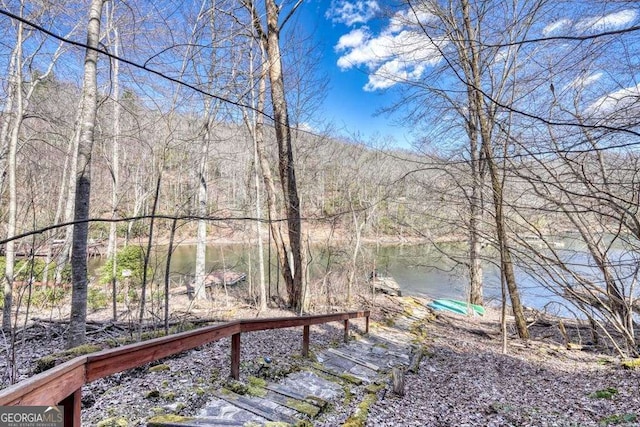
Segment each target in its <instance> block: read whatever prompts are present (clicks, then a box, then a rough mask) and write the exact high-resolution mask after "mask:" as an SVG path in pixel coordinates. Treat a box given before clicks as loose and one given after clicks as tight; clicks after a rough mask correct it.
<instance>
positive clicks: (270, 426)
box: [264, 421, 291, 427]
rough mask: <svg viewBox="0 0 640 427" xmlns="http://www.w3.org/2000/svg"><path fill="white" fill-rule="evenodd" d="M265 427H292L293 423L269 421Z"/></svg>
mask: <svg viewBox="0 0 640 427" xmlns="http://www.w3.org/2000/svg"><path fill="white" fill-rule="evenodd" d="M264 427H291V424H289V423H285V422H282V421H267V422H266V423H264Z"/></svg>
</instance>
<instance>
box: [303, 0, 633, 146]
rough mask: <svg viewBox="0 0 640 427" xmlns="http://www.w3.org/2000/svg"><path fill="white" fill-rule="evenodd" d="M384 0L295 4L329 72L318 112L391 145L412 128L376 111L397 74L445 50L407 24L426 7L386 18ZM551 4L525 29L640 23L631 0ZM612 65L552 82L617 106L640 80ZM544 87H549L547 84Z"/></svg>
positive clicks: (419, 67)
mask: <svg viewBox="0 0 640 427" xmlns="http://www.w3.org/2000/svg"><path fill="white" fill-rule="evenodd" d="M383 4H385V2H384V1H377V0H307V1H305V2H304V3H303V5H302V7H301V9H300V10H299V11H298V19H299V22H301V23H302V24H303V25H304V26H305V27H306V28H308V29H309V31H314V36H315V37H316V39H317V40H318V41H319V42H320V45H321V46H322V48H323V55H322V58H323V59H322V67H323V70H324V71H325V72H326V73H327V74H328V75H329V78H330V90H329V92H328V94H327V98H326V101H325V103H324V111H321V112H318V116H321V118H322V119H325V120H327V121H330V122H332V123H334V125H335V127H336V128H337V129H338V132H339V133H342V134H343V135H352V134H357V135H359V136H360V138H362V140H364V141H365V142H368V141H369V140H370V139H371V138H372V137H373V136H375V135H376V134H378V135H379V136H381V137H385V136H392V137H394V138H395V140H396V146H400V147H409V146H410V141H411V139H412V135H411V133H410V129H407V128H404V127H401V126H398V125H397V124H395V121H394V119H393V117H388V116H386V115H384V114H383V115H378V116H375V114H376V112H377V111H378V110H379V109H380V108H383V107H386V106H389V105H391V104H392V103H393V102H394V101H395V100H396V99H397V98H396V96H397V94H396V92H395V88H396V87H397V86H395V81H394V78H399V79H402V80H405V79H406V80H419V79H421V78H424V75H425V74H426V72H427V71H428V69H429V68H430V67H432V66H433V65H435V64H437V63H439V62H440V61H441V60H442V58H441V56H440V55H439V54H438V52H437V50H436V49H435V48H434V47H433V45H432V44H431V43H430V41H429V40H427V39H426V38H425V36H424V35H423V34H420V32H416V31H411V30H410V27H413V28H415V23H417V22H418V21H420V22H428V21H429V20H430V14H429V13H428V12H418V13H419V16H417V17H416V16H415V15H414V14H413V13H411V12H408V11H406V10H405V11H401V10H400V11H396V12H395V14H394V15H392V16H393V17H392V18H389V15H388V14H386V17H385V14H384V13H383V11H382V10H381V9H382V7H383V6H382V5H383ZM551 6H552V7H551V9H550V11H549V13H547V14H545V15H544V16H543V18H542V20H543V21H544V22H537V24H536V25H535V26H534V31H533V33H532V34H530V37H548V36H555V35H584V34H593V33H597V32H601V31H610V30H617V29H622V28H626V27H629V26H631V25H634V24H637V22H638V21H639V17H640V10H639V8H638V5H637V4H634V3H632V2H627V3H624V2H622V3H621V4H619V5H618V4H615V3H613V4H606V3H604V2H597V4H596V3H593V4H590V3H588V2H587V3H585V2H581V1H576V2H575V3H574V4H569V5H565V6H566V7H563V6H562V5H561V4H560V3H558V4H557V5H556V6H554V5H553V4H552V5H551ZM438 41H441V42H442V43H446V42H447V40H445V39H441V40H436V42H438ZM416 46H418V47H416ZM559 47H561V46H559ZM496 58H498V57H496ZM610 65H611V63H608V64H606V63H605V64H601V66H602V67H601V69H599V68H598V66H597V65H594V66H593V68H591V67H589V69H588V70H587V71H586V72H585V70H582V71H583V73H580V72H578V71H580V70H574V71H571V70H569V72H568V73H567V74H566V75H564V76H562V77H561V76H558V79H560V78H562V79H564V84H563V85H562V86H560V85H558V84H557V85H556V87H558V88H561V89H562V90H563V91H565V92H566V93H567V94H568V93H569V92H570V91H571V90H574V89H576V87H577V86H581V87H583V88H584V87H586V86H589V87H590V88H594V94H595V98H592V99H591V100H590V103H591V104H590V105H589V104H587V105H584V106H583V108H584V111H585V112H588V111H589V109H592V111H593V110H594V109H598V110H603V109H606V108H609V107H611V106H612V105H616V106H618V107H619V105H618V104H619V103H620V100H621V99H625V98H629V96H628V95H629V94H633V95H634V96H635V94H638V93H640V84H637V85H636V84H635V83H637V82H634V81H633V79H632V80H631V81H629V80H627V79H622V80H618V81H616V79H611V78H610V75H609V70H607V69H608V68H610ZM608 76H609V77H608ZM389 77H392V78H389ZM567 79H568V80H567ZM557 83H561V80H558V82H557ZM543 90H545V91H547V92H548V89H546V86H545V88H543Z"/></svg>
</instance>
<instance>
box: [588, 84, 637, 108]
mask: <svg viewBox="0 0 640 427" xmlns="http://www.w3.org/2000/svg"><path fill="white" fill-rule="evenodd" d="M639 103H640V83H639V84H637V85H635V86H631V87H626V88H622V89H619V90H617V91H615V92H611V93H608V94H607V95H604V96H602V97H600V99H598V100H597V101H595V102H594V103H593V104H591V105H590V106H589V107H587V109H586V112H587V113H592V114H607V113H611V112H613V111H614V110H624V111H628V108H629V107H631V106H633V105H638V104H639Z"/></svg>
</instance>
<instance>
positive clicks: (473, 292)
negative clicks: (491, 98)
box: [469, 129, 483, 305]
mask: <svg viewBox="0 0 640 427" xmlns="http://www.w3.org/2000/svg"><path fill="white" fill-rule="evenodd" d="M469 138H470V141H471V145H470V151H471V185H472V188H471V196H470V197H469V301H470V302H471V304H478V305H482V303H483V291H482V285H483V279H482V258H481V247H482V243H481V237H480V224H481V223H482V203H481V199H482V197H481V193H482V177H481V175H480V159H479V155H478V142H477V141H478V132H477V131H476V130H475V129H473V130H472V131H470V132H469Z"/></svg>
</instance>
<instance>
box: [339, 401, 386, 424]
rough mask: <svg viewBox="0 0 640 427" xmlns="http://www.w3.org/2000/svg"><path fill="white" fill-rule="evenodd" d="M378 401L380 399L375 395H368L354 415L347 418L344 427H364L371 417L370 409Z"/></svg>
mask: <svg viewBox="0 0 640 427" xmlns="http://www.w3.org/2000/svg"><path fill="white" fill-rule="evenodd" d="M376 400H378V397H377V396H376V395H375V394H374V393H367V394H366V395H365V396H364V399H362V402H360V403H359V404H358V407H357V408H356V410H355V412H354V413H353V415H351V416H350V417H349V418H347V421H346V422H345V423H344V424H343V425H342V427H364V426H365V424H366V423H367V417H368V416H369V409H370V408H371V405H373V404H374V403H376Z"/></svg>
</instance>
